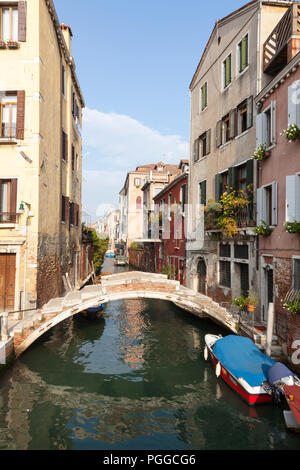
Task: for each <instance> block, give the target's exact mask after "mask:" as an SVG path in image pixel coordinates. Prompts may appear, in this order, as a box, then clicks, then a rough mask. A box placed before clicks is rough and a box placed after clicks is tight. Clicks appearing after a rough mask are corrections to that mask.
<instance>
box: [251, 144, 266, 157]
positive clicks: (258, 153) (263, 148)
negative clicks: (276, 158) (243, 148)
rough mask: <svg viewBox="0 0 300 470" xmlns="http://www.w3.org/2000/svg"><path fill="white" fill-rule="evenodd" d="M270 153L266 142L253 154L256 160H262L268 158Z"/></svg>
mask: <svg viewBox="0 0 300 470" xmlns="http://www.w3.org/2000/svg"><path fill="white" fill-rule="evenodd" d="M268 155H269V152H267V146H266V144H260V146H259V147H258V148H257V150H256V151H255V152H254V154H253V158H254V160H259V161H262V160H264V158H266V157H267V156H268Z"/></svg>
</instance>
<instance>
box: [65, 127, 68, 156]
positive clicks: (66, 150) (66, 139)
mask: <svg viewBox="0 0 300 470" xmlns="http://www.w3.org/2000/svg"><path fill="white" fill-rule="evenodd" d="M64 155H65V161H66V162H67V161H68V135H67V134H66V133H65V149H64Z"/></svg>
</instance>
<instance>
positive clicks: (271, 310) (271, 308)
mask: <svg viewBox="0 0 300 470" xmlns="http://www.w3.org/2000/svg"><path fill="white" fill-rule="evenodd" d="M273 328H274V304H273V303H269V309H268V324H267V342H266V354H267V356H271V353H272V339H273Z"/></svg>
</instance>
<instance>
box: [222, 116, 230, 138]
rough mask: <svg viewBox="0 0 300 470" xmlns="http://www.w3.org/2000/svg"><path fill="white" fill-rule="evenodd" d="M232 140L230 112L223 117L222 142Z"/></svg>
mask: <svg viewBox="0 0 300 470" xmlns="http://www.w3.org/2000/svg"><path fill="white" fill-rule="evenodd" d="M229 140H230V119H229V114H228V115H227V116H225V117H224V119H223V138H222V142H223V144H225V143H226V142H229Z"/></svg>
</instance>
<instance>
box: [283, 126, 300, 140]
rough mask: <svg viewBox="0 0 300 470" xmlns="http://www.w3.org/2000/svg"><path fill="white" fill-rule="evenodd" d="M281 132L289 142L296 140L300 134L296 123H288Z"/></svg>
mask: <svg viewBox="0 0 300 470" xmlns="http://www.w3.org/2000/svg"><path fill="white" fill-rule="evenodd" d="M283 134H285V136H286V138H287V140H288V141H289V142H296V140H297V139H298V138H299V136H300V129H299V127H298V126H297V124H290V125H289V126H288V128H287V129H284V131H283Z"/></svg>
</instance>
